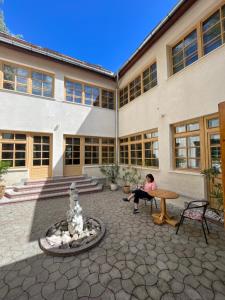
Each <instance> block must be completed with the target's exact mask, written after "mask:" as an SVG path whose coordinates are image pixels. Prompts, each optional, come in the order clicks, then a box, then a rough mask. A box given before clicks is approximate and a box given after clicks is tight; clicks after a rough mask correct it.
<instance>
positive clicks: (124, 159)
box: [120, 138, 129, 165]
mask: <svg viewBox="0 0 225 300" xmlns="http://www.w3.org/2000/svg"><path fill="white" fill-rule="evenodd" d="M128 153H129V143H128V138H122V139H120V163H121V164H122V165H128V164H129V154H128Z"/></svg>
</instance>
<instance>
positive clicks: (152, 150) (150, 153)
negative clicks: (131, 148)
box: [144, 131, 159, 167]
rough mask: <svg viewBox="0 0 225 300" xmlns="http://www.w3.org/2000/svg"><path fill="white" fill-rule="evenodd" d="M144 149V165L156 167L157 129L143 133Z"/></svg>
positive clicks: (157, 150)
mask: <svg viewBox="0 0 225 300" xmlns="http://www.w3.org/2000/svg"><path fill="white" fill-rule="evenodd" d="M144 151H145V158H144V159H145V161H144V164H145V166H146V167H158V166H159V142H158V131H152V132H150V133H146V134H144Z"/></svg>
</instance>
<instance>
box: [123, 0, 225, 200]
mask: <svg viewBox="0 0 225 300" xmlns="http://www.w3.org/2000/svg"><path fill="white" fill-rule="evenodd" d="M219 3H221V1H217V0H207V1H204V0H199V1H198V2H197V3H196V4H195V5H194V6H193V7H192V8H191V9H190V10H189V11H188V12H187V13H186V14H185V15H184V16H183V17H182V18H181V19H180V20H179V21H178V22H177V23H176V24H175V25H174V26H173V27H172V28H171V29H170V30H169V31H168V32H167V33H166V34H165V35H164V36H163V37H162V38H161V39H160V40H159V41H158V42H157V43H156V44H155V45H154V46H153V47H152V48H151V49H150V50H149V51H148V52H147V53H146V54H145V55H144V56H143V57H142V58H141V59H140V60H139V61H138V62H137V63H136V64H135V65H134V66H133V67H132V68H131V69H130V70H129V71H128V72H127V73H126V74H125V75H124V76H123V77H122V78H121V80H120V82H119V86H120V87H121V88H123V87H124V86H126V85H127V84H128V83H129V82H130V81H131V80H133V79H134V78H135V77H136V76H137V75H139V74H141V72H142V71H144V69H145V68H146V67H147V66H149V65H150V64H151V63H152V62H154V60H155V59H156V60H157V71H158V86H156V87H154V88H153V89H151V90H149V91H148V92H146V93H144V94H142V95H141V96H139V97H138V98H136V99H135V100H133V101H132V102H130V103H129V104H127V105H125V106H124V107H122V108H121V109H120V110H119V136H120V137H122V136H126V135H129V134H133V133H138V132H141V131H145V130H149V129H153V128H158V130H159V170H155V169H149V168H148V169H142V168H141V171H142V173H143V174H146V173H150V172H152V173H153V174H154V175H155V177H156V180H157V182H158V185H159V186H160V187H162V188H168V189H170V190H174V191H177V192H179V193H180V194H182V195H186V196H189V197H195V198H198V199H202V198H204V197H205V188H204V178H203V177H202V175H200V174H196V173H193V172H185V171H176V170H173V168H172V159H173V157H172V136H171V131H170V126H171V124H173V123H176V122H179V121H185V120H188V119H192V118H195V117H200V116H204V115H208V114H212V113H215V112H218V103H220V102H222V101H224V99H225V84H224V78H225V68H224V67H222V66H224V65H225V55H224V50H225V45H223V46H221V47H220V48H218V49H216V50H214V51H213V52H211V53H209V54H208V55H206V56H204V57H202V58H200V59H199V60H198V61H196V62H195V63H193V64H192V65H190V66H189V67H187V68H185V69H183V70H182V71H180V72H179V73H177V74H175V75H173V76H171V77H168V59H167V46H168V45H172V44H173V43H174V42H176V41H177V40H178V39H179V37H181V36H182V35H183V34H185V32H187V31H188V30H190V28H193V26H194V25H195V24H196V23H197V22H198V21H199V20H200V19H201V18H202V17H204V16H205V15H207V14H208V13H209V12H211V11H212V10H213V7H214V6H217V5H218V4H219Z"/></svg>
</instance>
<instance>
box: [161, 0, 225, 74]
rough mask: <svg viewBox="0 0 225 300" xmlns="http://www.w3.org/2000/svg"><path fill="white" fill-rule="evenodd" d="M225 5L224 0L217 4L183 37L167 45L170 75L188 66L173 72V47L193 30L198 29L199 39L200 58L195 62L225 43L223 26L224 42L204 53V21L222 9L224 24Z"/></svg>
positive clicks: (224, 37) (223, 36)
mask: <svg viewBox="0 0 225 300" xmlns="http://www.w3.org/2000/svg"><path fill="white" fill-rule="evenodd" d="M224 5H225V1H222V2H221V3H220V4H217V5H216V6H215V7H214V8H213V10H211V11H210V12H209V13H207V15H205V16H204V17H203V18H201V19H200V20H199V21H198V22H197V23H196V24H195V25H194V26H192V27H191V29H188V30H187V31H186V32H185V33H184V34H183V35H181V37H179V39H177V40H176V41H175V42H174V43H172V44H170V45H168V46H167V52H168V60H169V77H170V76H173V75H175V74H177V73H179V72H181V71H182V70H184V69H185V68H186V67H184V68H183V69H181V70H180V71H178V72H176V73H173V61H172V48H173V47H174V46H176V45H177V44H179V42H180V41H182V39H184V38H185V37H186V36H188V35H189V34H190V33H191V32H192V31H193V30H195V29H196V31H197V41H198V42H197V44H198V59H197V60H196V61H195V62H197V61H198V60H199V59H200V58H201V57H204V56H206V55H208V54H209V53H211V52H213V51H215V50H216V49H218V48H219V47H221V46H223V45H224V44H225V31H222V28H221V35H222V44H221V46H219V47H217V48H215V49H213V50H212V51H210V52H208V53H207V54H204V45H203V23H204V22H205V21H206V20H207V19H209V18H210V16H212V15H213V14H214V13H216V11H217V10H220V24H221V26H222V21H221V10H222V7H223V6H224ZM223 32H224V34H223ZM192 64H193V63H192ZM192 64H190V65H188V66H191V65H192Z"/></svg>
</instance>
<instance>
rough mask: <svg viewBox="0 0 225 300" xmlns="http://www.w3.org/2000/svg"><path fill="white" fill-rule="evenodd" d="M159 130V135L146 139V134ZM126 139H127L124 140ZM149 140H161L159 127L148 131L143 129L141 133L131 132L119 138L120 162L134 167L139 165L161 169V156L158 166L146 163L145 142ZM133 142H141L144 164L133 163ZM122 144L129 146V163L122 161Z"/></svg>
mask: <svg viewBox="0 0 225 300" xmlns="http://www.w3.org/2000/svg"><path fill="white" fill-rule="evenodd" d="M156 132H157V137H153V138H150V139H145V134H152V133H156ZM139 136H140V139H137V137H139ZM135 137H136V138H135ZM124 139H126V141H124ZM149 141H157V142H159V137H158V129H157V128H154V129H151V130H147V131H142V132H140V133H135V134H131V135H128V136H123V137H120V138H119V164H120V165H124V166H132V167H137V168H148V169H156V170H158V169H159V158H158V166H146V164H145V143H147V142H149ZM132 144H141V145H142V146H141V147H142V149H141V151H142V164H141V165H134V164H131V145H132ZM121 146H128V164H125V163H122V162H121Z"/></svg>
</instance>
